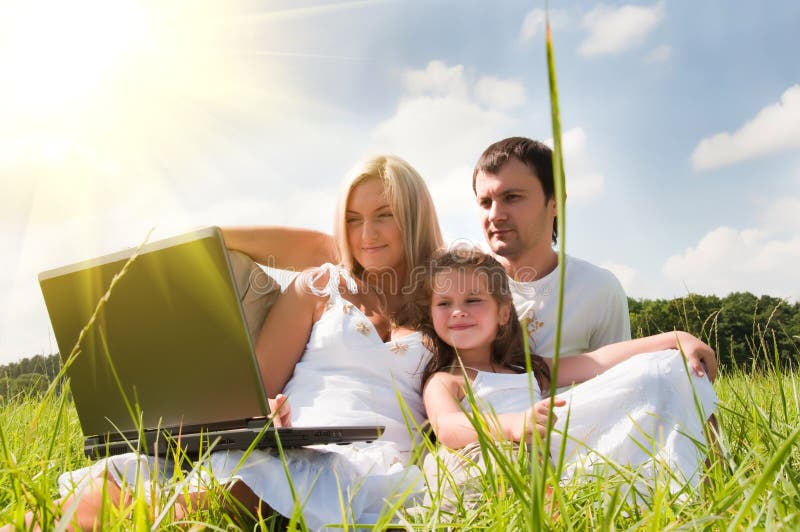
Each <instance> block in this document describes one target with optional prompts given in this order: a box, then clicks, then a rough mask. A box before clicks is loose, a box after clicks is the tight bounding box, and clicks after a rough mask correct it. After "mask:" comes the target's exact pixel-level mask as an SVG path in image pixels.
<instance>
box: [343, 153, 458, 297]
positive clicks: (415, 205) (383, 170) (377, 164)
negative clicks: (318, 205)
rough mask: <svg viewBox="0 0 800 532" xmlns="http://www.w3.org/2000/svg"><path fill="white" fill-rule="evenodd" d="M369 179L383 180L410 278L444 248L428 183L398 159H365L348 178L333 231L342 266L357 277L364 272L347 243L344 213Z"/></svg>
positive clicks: (392, 156) (388, 157)
mask: <svg viewBox="0 0 800 532" xmlns="http://www.w3.org/2000/svg"><path fill="white" fill-rule="evenodd" d="M370 179H378V180H380V181H381V182H382V183H383V187H384V190H386V198H387V200H388V201H389V205H390V206H391V208H392V213H393V214H394V218H395V220H396V221H397V224H398V225H399V226H400V234H401V235H402V236H403V245H404V247H405V258H406V275H407V276H410V275H412V272H413V271H414V270H415V269H416V268H420V267H422V266H424V264H425V263H426V261H427V260H428V259H429V258H430V257H431V255H432V254H433V252H434V251H435V250H436V249H438V248H440V247H442V233H441V231H440V230H439V220H438V218H437V217H436V209H435V208H434V206H433V200H432V199H431V195H430V193H429V192H428V187H427V186H426V185H425V181H423V180H422V177H420V175H419V174H418V173H417V171H416V170H414V168H413V167H412V166H411V165H410V164H408V163H407V162H406V161H404V160H403V159H401V158H400V157H397V156H395V155H376V156H373V157H370V158H368V159H365V160H363V161H361V162H360V163H358V164H357V165H356V166H355V167H354V168H353V169H352V170H350V172H349V173H348V174H347V177H345V180H344V186H343V189H342V193H341V194H340V196H339V204H338V206H337V209H336V222H335V224H334V231H333V234H334V238H335V239H336V244H337V246H338V248H339V254H340V257H341V262H342V265H343V266H344V267H345V268H347V269H348V270H350V271H351V272H353V274H355V275H361V274H362V273H363V271H364V268H363V267H362V266H361V265H360V264H358V263H357V262H356V260H355V259H354V258H353V252H352V250H351V249H350V245H349V243H348V242H347V222H346V220H347V217H346V215H345V214H346V212H345V211H346V210H347V202H348V201H349V200H350V195H351V194H352V193H353V190H354V189H355V188H356V187H357V186H358V185H360V184H361V183H364V182H365V181H367V180H370ZM406 281H407V280H406Z"/></svg>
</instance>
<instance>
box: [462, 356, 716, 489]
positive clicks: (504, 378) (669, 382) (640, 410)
mask: <svg viewBox="0 0 800 532" xmlns="http://www.w3.org/2000/svg"><path fill="white" fill-rule="evenodd" d="M529 382H530V380H529V378H528V374H526V373H522V374H506V373H487V372H482V371H478V372H477V375H476V377H475V379H474V382H473V384H472V390H473V393H474V396H475V397H476V401H477V406H478V408H479V409H480V410H482V411H484V412H491V411H494V412H495V413H496V414H503V413H511V412H520V411H524V410H526V409H527V408H528V407H529V406H530V405H531V404H532V403H531V394H530V388H529ZM533 391H534V397H533V402H536V401H539V400H540V399H541V392H540V390H539V386H538V384H536V380H535V379H533ZM557 397H561V398H563V399H566V401H567V404H566V405H565V406H563V407H557V408H555V409H554V413H555V414H556V415H557V416H558V420H557V421H556V423H555V425H554V431H553V439H552V441H551V446H550V456H551V458H552V459H553V460H555V459H556V458H557V457H558V456H559V452H560V445H561V443H562V441H563V434H564V431H565V426H566V424H567V422H568V423H569V425H568V428H567V429H566V434H567V438H566V440H567V441H566V449H565V465H566V467H565V470H564V477H572V476H575V475H576V474H578V473H581V474H584V475H585V474H591V472H592V470H593V468H595V467H598V466H600V464H604V465H603V466H602V467H609V464H622V465H625V466H632V467H634V468H636V469H637V473H638V474H639V475H640V476H639V479H640V480H648V479H651V480H652V479H653V478H654V475H667V474H670V477H669V478H663V477H662V478H661V479H659V481H665V482H669V485H670V488H671V489H672V490H677V489H680V487H681V486H682V485H683V484H685V483H686V482H689V483H691V484H692V485H695V484H697V482H698V481H699V478H700V474H699V473H700V471H701V465H702V463H703V460H704V459H705V455H704V454H703V452H702V449H701V448H700V447H698V445H697V442H699V443H701V444H703V445H704V444H705V443H706V438H705V436H704V432H703V431H704V426H705V424H706V421H707V419H708V417H709V416H710V415H711V414H712V413H714V409H715V406H716V402H717V397H716V394H715V393H714V389H713V387H712V386H711V383H710V382H709V380H708V379H707V378H706V377H697V376H696V375H694V374H691V375H687V370H686V369H685V366H684V361H683V357H682V356H681V354H680V353H679V352H678V351H676V350H667V351H659V352H656V353H648V354H643V355H637V356H635V357H633V358H631V359H629V360H627V361H625V362H622V363H620V364H618V365H616V366H614V367H613V368H611V369H609V370H608V371H606V372H605V373H603V374H601V375H599V376H597V377H595V378H593V379H591V380H588V381H586V382H584V383H582V384H579V385H577V386H575V387H573V388H571V389H569V390H567V391H565V392H563V393H560V394H558V395H557ZM462 406H464V407H465V408H467V409H468V408H469V405H468V404H467V401H466V400H464V401H462ZM654 466H656V467H654ZM665 466H666V467H665ZM611 467H613V465H612V466H611Z"/></svg>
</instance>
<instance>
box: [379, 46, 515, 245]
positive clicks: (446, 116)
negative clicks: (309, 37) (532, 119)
mask: <svg viewBox="0 0 800 532" xmlns="http://www.w3.org/2000/svg"><path fill="white" fill-rule="evenodd" d="M403 79H404V80H405V82H406V83H405V87H406V88H407V94H405V95H404V96H403V97H402V98H401V99H400V101H399V103H398V105H397V108H396V109H395V110H394V113H393V114H392V115H391V116H389V117H388V118H386V119H385V120H383V121H381V122H380V123H379V124H378V125H377V126H376V127H375V128H373V130H372V131H371V132H370V140H371V146H370V148H371V150H372V151H378V152H393V153H397V154H400V155H401V156H402V157H403V158H405V159H407V160H408V161H409V163H411V164H412V165H413V166H414V167H415V168H416V169H417V170H419V172H420V174H422V176H423V177H424V178H425V180H426V182H427V183H428V186H429V187H430V189H431V194H432V195H433V197H434V201H435V203H436V208H437V212H438V213H439V218H440V221H441V223H442V228H443V231H444V232H445V236H446V237H447V238H451V239H452V238H469V239H471V240H475V241H482V240H483V237H482V235H481V232H480V227H479V225H478V223H477V214H476V211H475V198H474V195H473V192H472V186H471V185H472V168H473V167H474V165H475V161H477V159H478V156H479V155H480V154H481V153H482V152H483V150H484V149H485V148H486V147H487V146H488V145H489V144H491V143H492V142H495V141H497V140H499V139H501V138H504V137H507V136H510V135H513V134H518V129H517V128H518V125H517V124H518V120H517V118H516V116H515V115H513V114H512V113H509V112H508V111H509V109H510V108H511V107H512V106H518V105H522V104H523V103H524V102H525V90H524V87H523V86H522V84H521V83H520V82H519V81H516V80H508V79H500V78H496V77H490V76H484V77H480V78H478V79H475V77H474V76H472V75H470V72H469V70H468V69H466V68H464V67H463V66H462V65H455V66H448V65H446V64H445V63H443V62H441V61H432V62H431V63H429V64H428V65H427V66H426V68H425V69H422V70H412V71H409V72H406V73H404V75H403ZM512 104H513V105H512Z"/></svg>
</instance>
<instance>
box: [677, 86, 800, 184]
mask: <svg viewBox="0 0 800 532" xmlns="http://www.w3.org/2000/svg"><path fill="white" fill-rule="evenodd" d="M791 148H800V85H793V86H792V87H789V88H788V89H787V90H786V91H785V92H784V93H783V94H782V95H781V99H780V101H779V102H777V103H773V104H771V105H768V106H767V107H764V108H763V109H761V110H760V111H759V112H758V113H757V114H756V116H754V117H753V118H752V119H751V120H749V121H748V122H746V123H745V124H744V125H743V126H742V127H740V128H739V129H738V130H736V131H734V132H733V133H727V132H725V133H717V134H715V135H712V136H711V137H707V138H705V139H703V140H701V141H700V143H699V144H698V145H697V147H696V148H695V149H694V152H693V153H692V167H693V168H694V169H695V170H708V169H712V168H718V167H720V166H725V165H729V164H733V163H737V162H740V161H744V160H747V159H752V158H755V157H761V156H763V155H767V154H770V153H775V152H779V151H783V150H786V149H791Z"/></svg>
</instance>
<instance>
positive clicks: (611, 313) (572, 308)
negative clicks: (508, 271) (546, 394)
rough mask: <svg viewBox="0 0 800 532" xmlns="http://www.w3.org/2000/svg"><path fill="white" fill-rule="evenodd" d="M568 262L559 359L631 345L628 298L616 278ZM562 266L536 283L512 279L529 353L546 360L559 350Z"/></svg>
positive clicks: (591, 266) (577, 261)
mask: <svg viewBox="0 0 800 532" xmlns="http://www.w3.org/2000/svg"><path fill="white" fill-rule="evenodd" d="M565 262H566V265H567V269H566V276H565V278H564V312H563V317H562V321H561V349H560V351H561V356H570V355H576V354H579V353H585V352H587V351H593V350H595V349H597V348H599V347H602V346H604V345H607V344H612V343H615V342H621V341H623V340H630V338H631V324H630V316H629V314H628V298H627V297H626V295H625V291H624V290H623V289H622V285H621V284H620V282H619V281H618V280H617V278H616V277H615V276H614V274H613V273H611V272H610V271H608V270H605V269H603V268H600V267H599V266H595V265H594V264H591V263H589V262H586V261H585V260H581V259H576V258H575V257H570V256H567V257H566V260H565ZM560 267H561V266H560V265H559V266H558V267H556V269H555V270H553V271H552V272H550V273H549V274H547V275H546V276H544V277H542V278H541V279H537V280H536V281H532V282H527V283H524V282H517V281H514V280H513V279H509V281H510V284H511V294H512V296H513V298H514V306H515V307H516V309H517V314H518V315H519V318H520V320H523V319H525V318H527V320H528V325H527V328H528V337H529V338H530V340H531V351H532V352H533V353H535V354H537V355H539V356H542V357H553V355H554V351H555V339H556V313H557V312H558V277H559V268H560Z"/></svg>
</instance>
